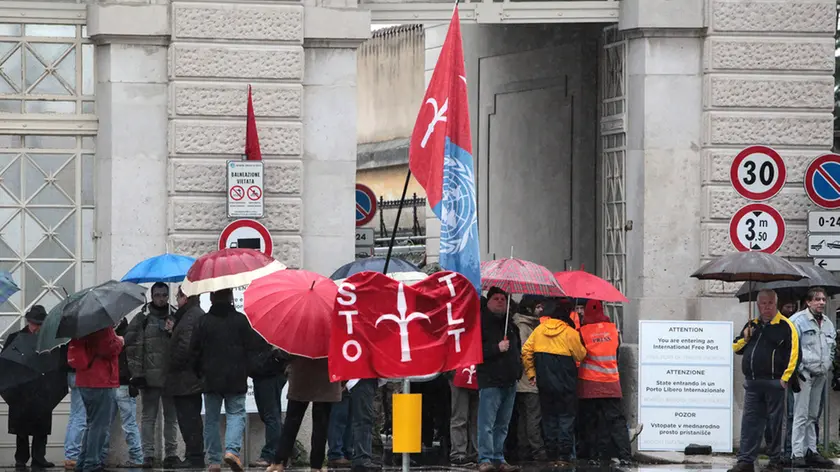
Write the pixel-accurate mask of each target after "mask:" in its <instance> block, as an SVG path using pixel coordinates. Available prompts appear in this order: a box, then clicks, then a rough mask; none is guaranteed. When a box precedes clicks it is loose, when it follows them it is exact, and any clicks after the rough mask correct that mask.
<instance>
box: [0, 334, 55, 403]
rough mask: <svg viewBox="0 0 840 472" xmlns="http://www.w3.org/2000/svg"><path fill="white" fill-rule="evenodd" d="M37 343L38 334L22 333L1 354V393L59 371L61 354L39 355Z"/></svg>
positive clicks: (52, 352) (46, 353)
mask: <svg viewBox="0 0 840 472" xmlns="http://www.w3.org/2000/svg"><path fill="white" fill-rule="evenodd" d="M37 342H38V335H37V334H34V333H20V334H17V335H16V336H15V338H14V339H12V342H11V343H10V344H7V345H6V346H5V347H4V348H3V352H0V392H2V391H4V390H8V389H10V388H13V387H17V386H19V385H22V384H25V383H28V382H32V381H33V380H38V379H39V378H41V377H42V376H44V375H46V374H49V373H51V372H58V371H59V369H60V368H61V352H60V351H59V350H55V351H50V352H45V353H40V354H39V353H37V352H36V351H35V345H36V344H37ZM62 397H63V395H62ZM59 400H60V399H59Z"/></svg>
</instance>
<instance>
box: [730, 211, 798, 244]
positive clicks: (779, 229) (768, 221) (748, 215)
mask: <svg viewBox="0 0 840 472" xmlns="http://www.w3.org/2000/svg"><path fill="white" fill-rule="evenodd" d="M729 238H730V239H731V240H732V245H733V246H735V249H737V250H738V251H741V252H748V251H761V252H766V253H769V254H772V253H774V252H776V251H778V250H779V248H780V247H781V246H782V242H784V240H785V220H784V219H783V218H782V215H781V214H780V213H779V212H778V210H776V209H775V208H773V207H771V206H770V205H766V204H764V203H751V204H749V205H746V206H744V207H743V208H741V209H740V210H738V211H737V212H736V213H735V216H733V217H732V220H730V222H729Z"/></svg>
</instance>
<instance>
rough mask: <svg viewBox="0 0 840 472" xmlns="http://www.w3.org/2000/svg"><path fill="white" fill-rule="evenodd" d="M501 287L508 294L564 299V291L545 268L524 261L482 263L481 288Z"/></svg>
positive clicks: (508, 260)
mask: <svg viewBox="0 0 840 472" xmlns="http://www.w3.org/2000/svg"><path fill="white" fill-rule="evenodd" d="M491 287H499V288H500V289H502V290H504V291H505V292H508V293H522V294H529V295H544V296H547V297H563V296H565V295H566V294H565V293H563V289H561V288H560V285H559V284H558V283H557V279H556V278H554V274H552V273H551V271H549V270H548V269H546V268H545V267H543V266H541V265H539V264H535V263H533V262H530V261H526V260H522V259H514V258H510V259H496V260H495V261H485V262H482V263H481V288H482V289H483V290H489V289H490V288H491Z"/></svg>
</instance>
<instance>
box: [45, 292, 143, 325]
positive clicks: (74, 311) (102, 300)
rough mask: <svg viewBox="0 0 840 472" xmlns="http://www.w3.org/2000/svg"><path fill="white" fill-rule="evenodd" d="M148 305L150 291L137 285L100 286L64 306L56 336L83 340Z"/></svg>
mask: <svg viewBox="0 0 840 472" xmlns="http://www.w3.org/2000/svg"><path fill="white" fill-rule="evenodd" d="M71 298H73V297H71ZM144 303H146V288H145V287H142V286H140V285H137V284H135V283H133V282H117V281H116V280H110V281H108V282H105V283H104V284H102V285H97V286H96V287H93V288H91V289H89V290H87V292H85V293H84V294H83V295H82V296H80V297H78V298H75V299H73V300H71V301H70V302H69V303H68V304H67V305H66V306H65V307H64V309H63V310H62V313H61V322H60V323H59V325H58V331H57V332H56V337H58V338H81V337H84V336H87V335H88V334H91V333H95V332H96V331H99V330H100V329H104V328H109V327H113V326H114V325H116V324H117V323H119V322H120V320H122V319H123V318H124V317H125V316H126V315H128V314H129V313H131V311H132V310H134V309H135V308H137V307H139V306H140V305H143V304H144Z"/></svg>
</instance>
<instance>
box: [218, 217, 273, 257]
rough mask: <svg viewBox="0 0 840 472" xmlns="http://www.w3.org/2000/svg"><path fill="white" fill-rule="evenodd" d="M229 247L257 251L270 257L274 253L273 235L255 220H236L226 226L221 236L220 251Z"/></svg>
mask: <svg viewBox="0 0 840 472" xmlns="http://www.w3.org/2000/svg"><path fill="white" fill-rule="evenodd" d="M229 247H239V248H246V249H256V250H257V251H260V252H261V253H263V254H265V255H266V256H268V257H271V254H272V252H273V251H274V243H273V242H272V240H271V233H269V232H268V229H267V228H266V227H265V226H263V225H262V224H261V223H260V222H259V221H255V220H236V221H233V222H231V223H230V224H229V225H227V226H225V229H223V230H222V234H221V235H219V250H222V249H225V248H229Z"/></svg>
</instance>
